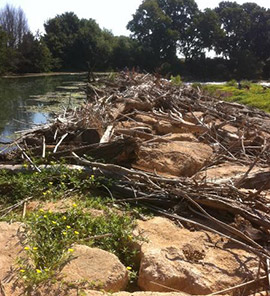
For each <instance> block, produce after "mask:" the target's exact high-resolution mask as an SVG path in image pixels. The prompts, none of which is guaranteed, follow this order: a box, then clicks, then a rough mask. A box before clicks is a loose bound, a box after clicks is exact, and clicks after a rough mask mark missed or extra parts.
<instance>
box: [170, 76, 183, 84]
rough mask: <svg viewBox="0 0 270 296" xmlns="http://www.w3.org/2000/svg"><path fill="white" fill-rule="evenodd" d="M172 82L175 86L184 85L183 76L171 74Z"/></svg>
mask: <svg viewBox="0 0 270 296" xmlns="http://www.w3.org/2000/svg"><path fill="white" fill-rule="evenodd" d="M171 83H172V84H173V85H175V86H181V85H182V79H181V76H180V75H177V76H171Z"/></svg>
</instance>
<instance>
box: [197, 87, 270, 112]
mask: <svg viewBox="0 0 270 296" xmlns="http://www.w3.org/2000/svg"><path fill="white" fill-rule="evenodd" d="M245 85H248V86H249V87H250V88H249V89H246V88H242V89H238V88H237V85H235V83H234V82H233V81H232V82H229V83H227V84H223V85H213V84H212V85H211V84H210V85H204V86H203V87H202V88H203V90H205V91H206V92H207V93H209V94H210V95H215V96H217V97H219V98H220V99H222V100H225V101H230V102H237V103H241V104H245V105H248V106H252V107H256V108H259V109H261V110H264V111H266V112H270V90H269V89H266V90H264V89H263V87H262V86H261V85H258V84H255V83H250V82H247V81H244V82H242V86H245Z"/></svg>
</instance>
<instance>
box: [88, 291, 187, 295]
mask: <svg viewBox="0 0 270 296" xmlns="http://www.w3.org/2000/svg"><path fill="white" fill-rule="evenodd" d="M105 295H108V296H189V294H186V293H182V292H179V293H178V292H171V293H158V292H133V293H129V292H118V293H114V294H111V293H108V294H107V293H103V292H97V291H86V292H85V296H105Z"/></svg>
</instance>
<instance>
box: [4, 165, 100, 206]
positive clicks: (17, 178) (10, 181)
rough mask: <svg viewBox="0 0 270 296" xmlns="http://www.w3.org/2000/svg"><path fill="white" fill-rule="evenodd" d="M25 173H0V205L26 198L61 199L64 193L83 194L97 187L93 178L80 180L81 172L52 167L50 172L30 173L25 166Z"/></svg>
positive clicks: (60, 166) (97, 184) (59, 166)
mask: <svg viewBox="0 0 270 296" xmlns="http://www.w3.org/2000/svg"><path fill="white" fill-rule="evenodd" d="M24 166H25V172H20V173H18V174H14V173H10V172H8V171H5V170H1V171H0V194H1V203H3V204H13V203H16V202H18V201H20V200H22V199H24V198H26V197H32V198H37V199H42V198H44V199H49V198H61V197H62V196H63V194H64V193H65V192H66V191H69V192H72V191H76V190H79V191H80V192H82V193H83V192H84V191H86V190H89V189H91V188H95V187H98V186H99V181H98V180H95V179H94V177H93V176H92V177H90V178H87V179H83V180H81V177H80V176H81V174H82V171H78V170H69V169H67V168H66V167H65V166H62V165H54V167H53V168H52V169H51V170H42V171H41V172H35V173H32V172H31V171H28V170H27V168H28V165H27V164H25V165H24Z"/></svg>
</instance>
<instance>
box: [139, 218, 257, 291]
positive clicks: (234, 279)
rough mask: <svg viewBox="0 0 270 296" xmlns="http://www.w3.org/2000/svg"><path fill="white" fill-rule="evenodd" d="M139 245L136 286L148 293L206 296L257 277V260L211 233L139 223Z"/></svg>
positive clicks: (162, 220)
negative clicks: (174, 291)
mask: <svg viewBox="0 0 270 296" xmlns="http://www.w3.org/2000/svg"><path fill="white" fill-rule="evenodd" d="M136 232H137V233H141V234H142V235H143V236H144V237H146V238H147V241H146V242H144V243H143V244H142V245H141V246H140V250H141V265H140V272H139V281H138V284H139V286H140V288H141V289H143V290H147V291H160V292H162V291H170V290H169V289H167V288H166V287H169V288H173V289H176V290H179V291H183V292H186V293H189V294H193V295H205V294H210V293H213V292H217V291H220V290H222V289H225V288H229V287H233V286H235V285H237V284H240V283H242V282H244V281H247V280H249V279H253V278H255V277H256V275H257V272H258V264H259V263H258V259H257V257H256V256H255V255H254V254H252V253H249V252H247V251H246V250H243V249H241V248H239V246H236V245H233V244H232V243H230V242H228V241H227V240H226V239H223V240H221V237H220V236H218V235H216V234H213V233H210V232H202V231H196V232H191V231H189V230H187V229H181V228H179V227H177V226H176V225H174V224H173V223H172V222H171V221H169V220H167V219H165V218H160V217H157V218H154V219H152V220H149V221H138V228H137V229H136Z"/></svg>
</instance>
